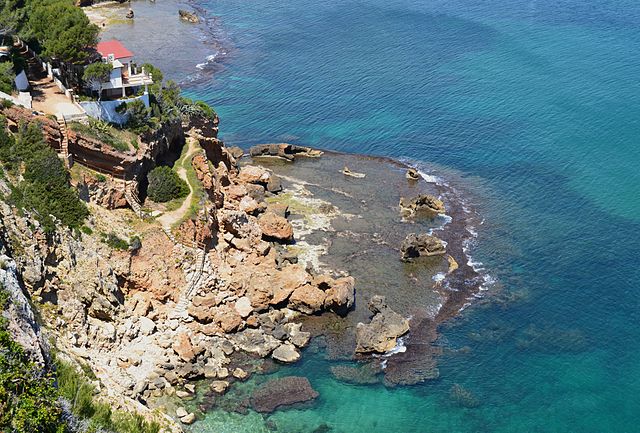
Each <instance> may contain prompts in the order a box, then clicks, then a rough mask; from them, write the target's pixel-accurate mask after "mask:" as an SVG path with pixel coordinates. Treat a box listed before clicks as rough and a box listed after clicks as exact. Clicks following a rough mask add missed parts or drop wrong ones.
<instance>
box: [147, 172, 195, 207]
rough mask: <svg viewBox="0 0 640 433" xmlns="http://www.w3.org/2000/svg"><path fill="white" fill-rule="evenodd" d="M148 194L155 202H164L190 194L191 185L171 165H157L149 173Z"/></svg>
mask: <svg viewBox="0 0 640 433" xmlns="http://www.w3.org/2000/svg"><path fill="white" fill-rule="evenodd" d="M147 180H148V181H149V188H148V189H147V194H148V195H149V198H150V199H151V200H153V201H155V202H159V203H164V202H167V201H169V200H173V199H175V198H180V197H185V196H186V195H187V194H189V186H188V185H187V183H186V182H185V181H184V180H182V179H181V178H180V177H179V176H178V175H177V174H176V172H174V171H173V170H171V168H169V167H165V166H162V167H156V168H154V169H153V170H151V171H150V172H149V174H148V175H147Z"/></svg>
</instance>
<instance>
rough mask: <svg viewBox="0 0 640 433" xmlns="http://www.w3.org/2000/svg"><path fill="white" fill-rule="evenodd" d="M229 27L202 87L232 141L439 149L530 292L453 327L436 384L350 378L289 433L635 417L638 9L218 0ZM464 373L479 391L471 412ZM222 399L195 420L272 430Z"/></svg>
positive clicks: (548, 0) (551, 426)
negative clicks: (388, 384) (365, 382)
mask: <svg viewBox="0 0 640 433" xmlns="http://www.w3.org/2000/svg"><path fill="white" fill-rule="evenodd" d="M196 3H197V4H200V5H201V6H203V7H205V8H206V9H207V10H208V11H209V12H210V13H211V14H212V15H215V16H217V17H218V21H217V22H218V24H219V25H220V26H222V28H223V29H224V33H225V35H226V37H227V38H228V44H227V49H226V55H225V56H224V57H219V60H218V61H219V62H220V63H219V64H218V65H217V66H218V68H217V71H216V73H215V75H214V77H213V78H210V79H207V80H206V81H205V82H203V83H200V84H197V85H194V86H191V87H190V88H189V89H188V90H189V93H191V94H192V95H193V96H197V97H199V98H202V99H205V100H207V101H208V102H210V103H212V104H213V105H214V106H215V107H216V109H217V111H218V112H219V114H220V116H221V118H222V122H221V133H222V138H223V139H224V140H225V141H226V142H227V143H228V144H232V145H234V144H235V145H241V146H249V145H251V144H255V143H259V142H275V141H288V142H295V143H300V144H306V145H312V146H317V147H321V148H327V149H334V150H340V151H347V152H356V153H369V154H377V155H385V156H392V157H404V158H409V159H411V160H414V161H425V162H430V163H435V164H437V165H438V166H440V167H441V169H440V171H439V172H437V173H436V174H439V175H441V176H443V177H445V178H446V176H447V172H448V171H449V170H450V171H451V172H452V173H453V172H455V173H456V174H457V175H462V177H463V179H464V180H465V182H467V183H468V187H469V189H470V190H473V191H475V193H474V194H473V197H475V198H476V200H477V201H478V202H477V203H476V206H477V207H478V209H479V211H480V213H481V214H482V215H483V216H484V217H485V221H486V222H485V224H484V225H483V226H482V228H481V230H480V236H479V241H478V245H477V246H476V247H475V251H474V255H475V256H476V257H477V258H478V259H479V260H482V261H483V262H484V263H485V266H486V268H487V269H488V270H489V271H490V273H491V274H492V275H493V276H494V277H496V278H497V280H498V283H499V284H500V285H502V286H504V294H503V295H501V296H500V297H499V298H500V299H503V298H504V297H507V296H508V295H509V294H516V295H518V300H517V301H513V302H510V303H507V304H504V303H502V302H499V299H496V300H494V301H493V302H490V303H482V304H478V305H477V306H475V307H472V308H469V309H467V310H466V311H465V312H464V313H463V314H462V316H461V317H460V318H459V319H458V320H455V321H453V322H452V323H450V324H448V325H447V326H445V327H443V329H442V341H443V344H444V345H445V346H446V347H447V348H453V349H456V348H461V347H468V348H469V349H470V350H469V351H467V352H465V353H457V354H446V355H445V356H443V358H442V359H441V362H440V373H441V374H440V379H438V380H436V381H432V382H429V383H426V384H424V385H419V386H415V387H410V388H402V389H385V388H384V387H382V386H380V387H364V386H354V385H347V384H342V383H339V382H336V381H335V380H333V379H332V378H331V376H330V375H329V373H328V365H327V363H326V362H325V361H324V360H323V359H322V357H321V356H319V355H313V354H308V355H305V357H304V361H303V362H302V363H301V364H300V365H297V366H296V367H293V368H292V369H291V372H294V373H296V374H305V375H307V376H308V377H309V378H310V380H311V382H312V384H313V385H314V387H316V388H317V389H318V390H319V391H320V393H321V398H320V401H319V403H318V404H317V405H316V406H315V407H314V408H312V409H308V410H294V411H288V412H282V413H279V414H277V415H275V416H274V417H273V419H274V420H275V421H276V423H277V426H278V431H281V432H311V431H313V430H314V429H315V428H317V427H318V426H319V425H320V424H321V423H322V422H326V423H327V424H328V425H330V426H331V427H333V430H331V431H335V432H349V433H350V432H369V433H371V432H387V431H389V432H391V431H396V432H594V433H595V432H638V431H640V399H639V398H638V395H639V394H640V320H639V319H640V313H639V307H640V301H639V299H640V297H639V293H638V289H639V287H638V286H639V284H638V281H639V280H640V266H639V265H638V262H639V261H640V169H639V165H640V84H639V82H640V26H638V23H639V22H640V3H638V2H637V1H631V0H591V1H583V0H495V1H491V2H489V1H486V0H446V1H445V0H432V1H416V0H385V1H382V0H362V1H352V0H344V1H339V2H338V1H326V2H303V1H300V0H292V1H289V2H279V1H274V0H254V1H251V2H247V1H238V0H220V1H213V0H203V1H198V2H196ZM454 383H457V384H461V385H463V386H464V387H465V388H466V389H468V390H469V391H471V392H472V393H473V394H474V395H475V396H476V398H477V399H478V401H479V402H480V405H479V406H478V407H474V408H465V407H460V406H459V405H457V404H455V402H454V401H453V400H452V399H451V398H450V395H449V394H450V393H449V390H450V388H451V386H452V385H453V384H454ZM261 425H262V423H261V418H260V417H258V416H257V415H255V414H252V415H248V416H239V415H238V416H224V415H221V414H219V413H218V414H216V413H212V414H211V416H210V417H209V418H208V419H207V420H206V421H205V422H204V423H200V424H199V425H198V426H197V427H196V430H197V431H211V432H213V431H215V432H221V431H228V432H238V431H261V430H260V429H261V428H262V427H261Z"/></svg>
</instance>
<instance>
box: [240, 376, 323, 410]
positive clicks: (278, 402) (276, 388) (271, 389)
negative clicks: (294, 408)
mask: <svg viewBox="0 0 640 433" xmlns="http://www.w3.org/2000/svg"><path fill="white" fill-rule="evenodd" d="M318 395H319V394H318V392H317V391H316V390H315V389H313V388H312V387H311V383H309V379H307V378H306V377H298V376H288V377H282V378H279V379H273V380H270V381H268V382H266V383H264V384H263V385H262V386H260V387H259V388H257V389H256V390H255V391H253V394H252V395H251V399H250V401H251V407H252V408H253V409H254V410H255V411H256V412H262V413H270V412H273V411H274V410H276V409H278V408H283V407H287V406H291V405H294V404H296V403H304V402H307V401H311V400H314V399H315V398H317V397H318Z"/></svg>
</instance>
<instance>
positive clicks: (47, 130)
mask: <svg viewBox="0 0 640 433" xmlns="http://www.w3.org/2000/svg"><path fill="white" fill-rule="evenodd" d="M0 113H1V114H2V115H3V116H5V117H6V118H7V126H8V127H9V129H10V130H11V131H13V132H17V131H18V128H19V127H20V125H21V124H26V123H29V122H33V121H36V122H38V123H39V124H40V126H41V129H42V133H43V134H44V139H45V142H46V143H48V144H49V146H51V147H52V148H54V149H57V150H59V149H60V148H61V145H62V133H61V132H60V126H58V122H57V121H56V120H55V117H51V116H44V115H34V114H33V112H32V111H31V110H28V109H26V108H22V107H18V106H17V105H14V106H12V107H8V108H2V107H1V106H0Z"/></svg>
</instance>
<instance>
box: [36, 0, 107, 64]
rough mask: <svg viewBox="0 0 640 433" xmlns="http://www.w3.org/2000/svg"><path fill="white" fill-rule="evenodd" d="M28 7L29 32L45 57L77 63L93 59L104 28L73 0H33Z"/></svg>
mask: <svg viewBox="0 0 640 433" xmlns="http://www.w3.org/2000/svg"><path fill="white" fill-rule="evenodd" d="M27 9H28V12H27V16H28V23H27V25H28V30H29V33H30V34H31V35H33V36H34V37H35V38H36V39H37V40H38V41H39V42H40V45H41V47H42V54H43V55H44V56H46V57H50V58H54V59H57V60H60V61H62V62H67V63H74V64H78V63H81V62H83V61H85V60H86V59H87V58H89V56H90V55H91V53H90V52H89V50H87V48H88V47H93V46H95V45H96V43H97V42H98V33H99V31H100V29H99V28H98V26H96V25H94V24H91V23H90V22H89V19H88V18H87V16H86V15H85V14H84V12H83V11H82V10H81V9H80V8H78V7H76V6H75V5H74V4H73V1H72V0H30V1H29V3H28V6H27Z"/></svg>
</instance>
